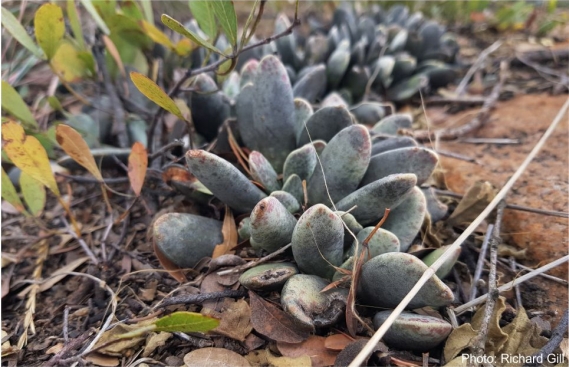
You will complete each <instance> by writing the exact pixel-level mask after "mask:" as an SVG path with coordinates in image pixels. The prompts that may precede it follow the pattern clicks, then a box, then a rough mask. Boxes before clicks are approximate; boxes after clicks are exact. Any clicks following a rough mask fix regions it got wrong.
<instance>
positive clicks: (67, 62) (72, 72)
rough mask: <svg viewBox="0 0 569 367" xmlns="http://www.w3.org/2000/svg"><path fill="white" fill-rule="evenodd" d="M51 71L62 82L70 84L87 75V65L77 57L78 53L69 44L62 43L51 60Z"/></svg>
mask: <svg viewBox="0 0 569 367" xmlns="http://www.w3.org/2000/svg"><path fill="white" fill-rule="evenodd" d="M51 67H52V68H53V71H54V72H55V73H56V74H57V75H59V76H60V77H61V78H62V79H63V80H64V81H66V82H69V83H72V82H76V81H79V80H81V79H82V78H83V77H84V76H85V75H86V74H87V70H88V69H87V65H85V62H84V61H83V59H82V58H81V57H80V56H79V51H78V50H77V49H75V47H73V45H71V43H69V42H63V43H61V45H60V46H59V48H58V49H57V52H56V53H55V55H54V56H53V59H52V60H51Z"/></svg>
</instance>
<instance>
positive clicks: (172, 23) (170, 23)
mask: <svg viewBox="0 0 569 367" xmlns="http://www.w3.org/2000/svg"><path fill="white" fill-rule="evenodd" d="M161 19H162V23H164V25H165V26H166V27H168V28H170V29H171V30H173V31H174V32H176V33H179V34H181V35H182V36H185V37H188V38H189V39H191V40H192V41H194V42H195V43H197V44H199V45H201V46H203V47H205V48H207V49H208V50H210V51H212V52H215V53H216V54H218V55H222V56H226V55H224V54H223V53H222V52H221V51H220V50H219V49H218V48H217V47H215V46H214V45H212V44H211V43H209V42H208V41H206V40H204V39H203V38H201V37H200V36H199V35H197V34H196V33H194V32H192V31H190V30H189V29H187V28H186V27H184V26H183V25H182V23H180V22H178V21H177V20H175V19H174V18H172V17H170V16H168V15H166V14H162V17H161Z"/></svg>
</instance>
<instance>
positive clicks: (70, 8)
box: [67, 0, 85, 50]
mask: <svg viewBox="0 0 569 367" xmlns="http://www.w3.org/2000/svg"><path fill="white" fill-rule="evenodd" d="M67 16H68V17H69V24H70V25H71V29H72V30H73V34H74V35H75V40H76V41H77V43H78V44H79V47H80V48H81V50H85V40H83V29H82V28H81V22H80V21H79V16H78V15H77V8H76V7H75V0H67Z"/></svg>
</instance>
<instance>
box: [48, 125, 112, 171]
mask: <svg viewBox="0 0 569 367" xmlns="http://www.w3.org/2000/svg"><path fill="white" fill-rule="evenodd" d="M55 138H56V139H57V142H58V143H59V145H60V146H61V148H62V149H63V150H64V151H65V153H67V154H68V155H69V156H70V157H71V158H73V160H74V161H75V162H77V163H79V164H80V165H81V166H82V167H83V168H85V169H86V170H87V171H89V172H90V173H91V174H92V175H93V176H95V178H96V179H97V180H98V181H99V182H102V181H103V176H102V175H101V171H99V167H98V166H97V163H95V158H93V154H91V150H90V149H89V146H88V145H87V143H85V140H83V137H82V136H81V134H79V133H78V132H77V131H75V129H73V128H72V127H71V126H68V125H63V124H60V125H57V128H56V130H55Z"/></svg>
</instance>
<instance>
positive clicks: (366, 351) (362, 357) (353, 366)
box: [349, 100, 569, 367]
mask: <svg viewBox="0 0 569 367" xmlns="http://www.w3.org/2000/svg"><path fill="white" fill-rule="evenodd" d="M567 109H569V100H567V102H565V104H564V105H563V107H561V109H560V110H559V112H558V113H557V116H555V118H554V119H553V121H552V122H551V124H550V126H549V128H548V129H547V130H546V131H545V133H544V134H543V136H542V137H541V139H540V140H539V141H538V143H537V144H536V145H535V147H534V148H533V149H532V151H531V152H530V153H529V154H528V156H527V157H526V159H525V160H524V162H523V163H522V164H521V165H520V167H519V168H518V170H517V171H516V172H515V173H514V175H513V176H512V177H511V178H510V179H509V180H508V182H506V184H505V185H504V187H503V188H502V189H501V190H500V192H498V194H496V197H495V198H494V200H492V202H490V204H488V206H487V207H486V209H484V210H483V211H482V213H480V215H479V216H478V217H477V218H476V219H475V220H474V221H473V222H472V223H471V224H470V225H469V226H468V228H466V229H465V231H464V232H463V233H462V234H461V235H460V236H459V237H458V238H457V239H456V240H455V241H454V243H453V244H452V245H451V246H449V248H448V249H447V251H445V253H443V255H442V256H441V257H440V258H439V259H438V260H437V261H435V263H434V264H433V265H431V266H430V267H429V268H428V269H427V270H426V271H425V272H424V273H423V275H422V276H421V278H420V279H419V281H418V282H417V283H416V284H415V286H414V287H413V288H412V289H411V291H410V292H409V293H408V294H407V296H405V298H404V299H403V300H402V301H401V302H400V303H399V305H398V306H397V307H396V308H395V309H394V310H393V312H392V313H391V315H390V316H389V317H388V318H387V320H385V322H384V323H383V325H381V327H380V328H379V329H377V331H376V332H375V334H374V335H373V337H372V338H371V339H370V340H369V341H368V343H367V344H366V345H365V347H364V348H363V349H362V350H361V351H360V353H359V354H358V355H357V356H356V358H354V360H353V361H352V363H350V365H349V367H357V366H361V365H362V364H363V363H364V362H365V361H366V360H367V358H368V356H369V355H370V354H371V353H372V352H373V349H374V348H375V346H376V345H377V343H378V342H379V341H380V340H381V338H382V337H383V336H384V335H385V333H386V332H387V330H388V329H389V328H390V327H391V325H392V324H393V322H394V321H395V319H396V318H397V317H398V316H399V315H400V314H401V312H403V310H404V309H405V307H406V306H407V305H408V304H409V302H411V300H412V299H413V298H414V297H415V296H416V295H417V293H418V292H419V291H420V290H421V288H422V287H423V285H425V283H426V282H427V281H428V280H429V279H430V278H431V277H432V276H433V275H434V274H435V272H436V271H437V270H438V269H439V268H440V267H441V265H442V264H444V263H445V261H447V260H448V258H449V257H450V256H451V254H452V253H453V251H455V250H456V249H457V248H458V247H459V246H460V245H461V244H462V243H463V242H464V241H465V240H466V239H467V238H468V236H470V235H471V234H472V232H474V230H475V229H476V228H477V227H478V226H479V225H480V224H481V223H482V221H483V220H484V219H485V218H486V217H487V216H488V215H489V214H490V213H491V212H492V211H493V210H494V208H496V206H497V205H498V204H499V203H500V202H501V201H502V200H503V199H504V197H505V196H506V194H507V193H508V191H510V189H511V188H512V186H513V185H514V184H515V183H516V181H517V180H518V179H519V178H520V176H521V175H522V174H523V173H524V171H525V170H526V168H527V166H528V165H529V164H530V162H531V161H532V160H533V159H534V158H535V156H536V155H537V153H539V151H540V150H541V148H542V147H543V145H544V144H545V141H546V140H547V139H548V138H549V137H550V136H551V134H552V133H553V131H554V130H555V128H556V127H557V125H559V123H560V122H561V120H562V118H563V116H564V115H565V113H566V112H567ZM567 258H569V255H568V256H565V257H563V258H562V259H559V260H558V261H561V260H564V261H567ZM558 261H556V262H558ZM501 288H502V287H500V288H498V290H502V289H501Z"/></svg>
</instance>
